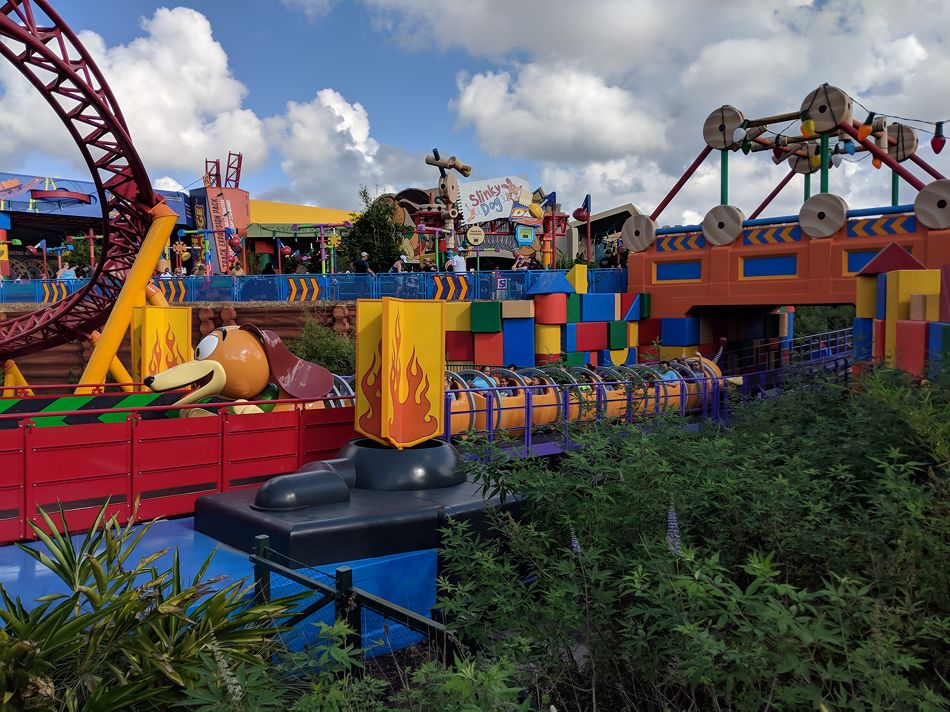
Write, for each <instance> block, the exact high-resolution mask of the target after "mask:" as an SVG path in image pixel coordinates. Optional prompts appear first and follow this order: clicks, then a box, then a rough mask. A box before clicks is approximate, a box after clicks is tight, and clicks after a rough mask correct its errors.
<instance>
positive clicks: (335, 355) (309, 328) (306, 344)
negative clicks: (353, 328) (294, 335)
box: [287, 319, 356, 376]
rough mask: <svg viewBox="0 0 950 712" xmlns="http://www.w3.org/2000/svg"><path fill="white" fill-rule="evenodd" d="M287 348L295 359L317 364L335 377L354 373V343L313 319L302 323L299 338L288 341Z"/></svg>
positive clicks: (347, 337)
mask: <svg viewBox="0 0 950 712" xmlns="http://www.w3.org/2000/svg"><path fill="white" fill-rule="evenodd" d="M287 348H289V349H290V351H291V352H292V353H293V354H294V355H296V356H297V357H299V358H302V359H304V360H305V361H310V362H312V363H318V364H320V365H321V366H323V367H324V368H326V369H328V370H329V371H331V372H332V373H335V374H337V375H340V376H350V375H352V374H353V373H355V372H356V343H355V342H354V341H353V339H351V338H350V337H349V336H346V335H341V334H337V333H336V332H335V331H334V330H333V329H331V328H329V327H326V326H323V325H322V324H318V323H317V322H316V321H314V320H313V319H307V321H306V322H304V325H303V329H302V330H301V332H300V338H298V339H294V340H293V341H290V342H289V343H288V344H287Z"/></svg>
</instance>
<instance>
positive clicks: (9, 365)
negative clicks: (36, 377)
mask: <svg viewBox="0 0 950 712" xmlns="http://www.w3.org/2000/svg"><path fill="white" fill-rule="evenodd" d="M3 385H4V386H7V387H8V388H9V390H7V388H4V390H3V397H4V398H16V397H18V396H24V395H27V396H32V395H35V394H34V393H33V390H32V389H27V390H26V392H23V391H22V390H20V392H19V393H17V392H16V390H14V389H16V388H19V389H22V388H23V387H24V386H29V385H30V384H29V383H27V382H26V379H25V378H24V377H23V374H22V373H20V369H19V368H18V367H17V365H16V364H15V363H14V362H13V361H12V360H7V361H4V363H3Z"/></svg>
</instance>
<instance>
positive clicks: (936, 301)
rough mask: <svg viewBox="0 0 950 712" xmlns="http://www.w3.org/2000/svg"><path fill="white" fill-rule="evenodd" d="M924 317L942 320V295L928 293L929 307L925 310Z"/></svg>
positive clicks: (928, 319) (931, 319)
mask: <svg viewBox="0 0 950 712" xmlns="http://www.w3.org/2000/svg"><path fill="white" fill-rule="evenodd" d="M924 318H925V319H926V320H927V321H940V295H939V294H928V295H927V307H926V309H925V310H924Z"/></svg>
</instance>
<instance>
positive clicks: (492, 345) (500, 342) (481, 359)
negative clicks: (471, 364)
mask: <svg viewBox="0 0 950 712" xmlns="http://www.w3.org/2000/svg"><path fill="white" fill-rule="evenodd" d="M473 337H474V338H473V340H474V344H475V365H476V366H504V365H505V339H504V334H502V332H501V331H496V332H485V333H478V332H476V333H474V334H473Z"/></svg>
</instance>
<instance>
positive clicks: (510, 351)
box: [501, 319, 534, 368]
mask: <svg viewBox="0 0 950 712" xmlns="http://www.w3.org/2000/svg"><path fill="white" fill-rule="evenodd" d="M501 331H502V337H503V338H504V342H505V343H504V347H503V353H504V356H505V365H506V366H508V365H509V364H514V365H515V366H518V367H519V368H522V367H524V368H530V367H532V366H534V319H504V320H503V321H502V323H501Z"/></svg>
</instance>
